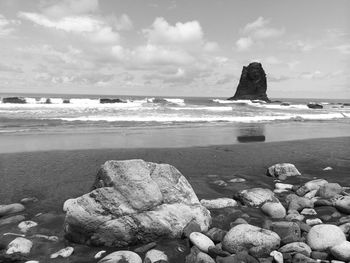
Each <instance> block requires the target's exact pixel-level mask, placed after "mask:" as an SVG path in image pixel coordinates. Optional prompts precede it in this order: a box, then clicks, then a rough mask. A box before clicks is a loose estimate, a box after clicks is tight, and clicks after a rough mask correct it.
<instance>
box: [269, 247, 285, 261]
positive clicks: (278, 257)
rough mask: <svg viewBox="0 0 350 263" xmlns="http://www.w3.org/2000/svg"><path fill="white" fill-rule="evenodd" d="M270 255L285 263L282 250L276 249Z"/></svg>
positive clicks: (275, 259)
mask: <svg viewBox="0 0 350 263" xmlns="http://www.w3.org/2000/svg"><path fill="white" fill-rule="evenodd" d="M270 256H271V257H273V260H274V261H275V263H283V255H282V253H281V252H279V251H276V250H274V251H272V252H271V253H270Z"/></svg>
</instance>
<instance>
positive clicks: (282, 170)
mask: <svg viewBox="0 0 350 263" xmlns="http://www.w3.org/2000/svg"><path fill="white" fill-rule="evenodd" d="M266 174H267V175H268V176H272V177H275V178H278V179H279V180H285V179H287V178H288V177H290V176H299V175H301V174H300V172H299V171H298V169H297V168H296V167H295V166H294V164H291V163H278V164H275V165H272V166H270V167H269V168H268V169H267V171H266Z"/></svg>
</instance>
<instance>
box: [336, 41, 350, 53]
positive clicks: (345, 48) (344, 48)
mask: <svg viewBox="0 0 350 263" xmlns="http://www.w3.org/2000/svg"><path fill="white" fill-rule="evenodd" d="M333 49H335V50H337V51H339V52H340V53H341V54H344V55H349V54H350V44H343V45H339V46H335V47H333Z"/></svg>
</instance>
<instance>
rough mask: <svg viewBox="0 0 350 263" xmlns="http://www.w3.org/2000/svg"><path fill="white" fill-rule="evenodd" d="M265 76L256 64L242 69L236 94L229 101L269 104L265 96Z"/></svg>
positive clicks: (260, 67)
mask: <svg viewBox="0 0 350 263" xmlns="http://www.w3.org/2000/svg"><path fill="white" fill-rule="evenodd" d="M266 90H267V81H266V74H265V71H264V69H263V67H262V65H261V63H258V62H252V63H250V64H249V65H248V66H246V67H243V69H242V74H241V78H240V80H239V84H238V86H237V90H236V93H235V95H234V96H233V97H231V98H229V100H263V101H266V102H269V101H270V100H269V98H268V97H267V94H266Z"/></svg>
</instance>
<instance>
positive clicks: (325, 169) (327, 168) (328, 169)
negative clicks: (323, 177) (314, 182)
mask: <svg viewBox="0 0 350 263" xmlns="http://www.w3.org/2000/svg"><path fill="white" fill-rule="evenodd" d="M322 170H323V171H330V170H333V168H332V167H330V166H327V167H325V168H323V169H322Z"/></svg>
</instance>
